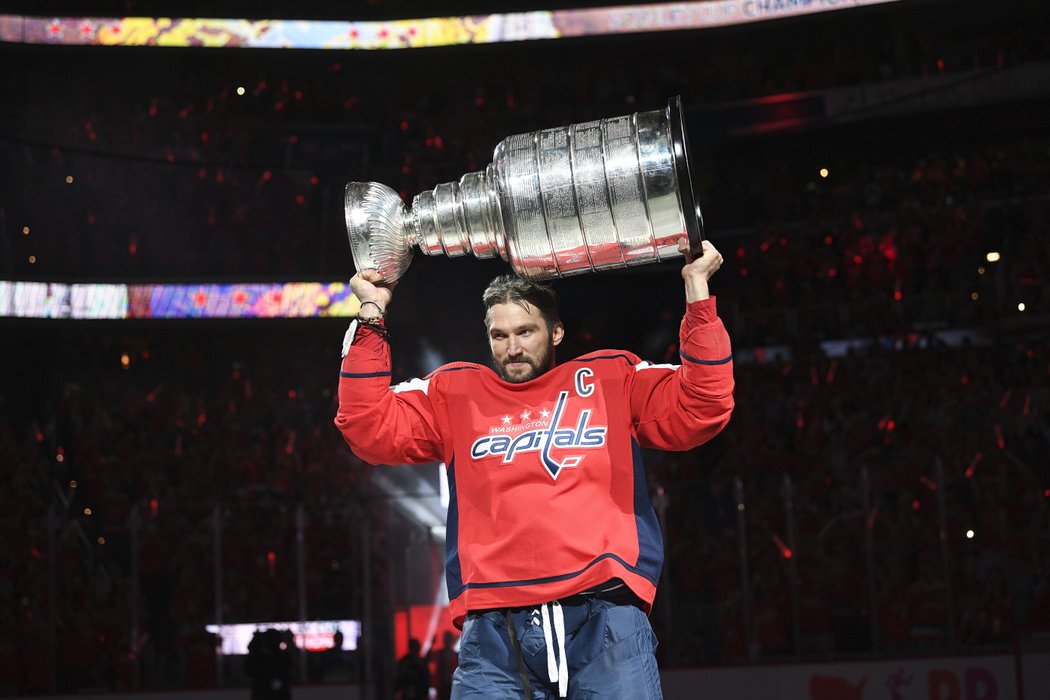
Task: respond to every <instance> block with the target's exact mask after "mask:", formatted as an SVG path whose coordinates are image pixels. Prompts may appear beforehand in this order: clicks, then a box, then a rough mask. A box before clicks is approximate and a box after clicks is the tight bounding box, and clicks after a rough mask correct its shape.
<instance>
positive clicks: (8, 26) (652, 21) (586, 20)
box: [0, 0, 901, 49]
mask: <svg viewBox="0 0 1050 700" xmlns="http://www.w3.org/2000/svg"><path fill="white" fill-rule="evenodd" d="M891 2H901V0H707V1H701V2H677V3H661V4H655V5H623V6H618V7H599V8H587V9H576V10H541V11H534V12H512V13H498V14H489V15H474V16H470V17H431V18H426V19H399V20H388V21H367V22H346V21H319V20H287V19H274V20H245V19H176V18H166V17H153V18H151V17H29V16H25V15H0V42H10V43H22V44H54V45H85V46H165V47H184V48H252V49H411V48H426V47H435V46H453V45H459V44H497V43H502V42H508V41H528V40H533V39H567V38H572V37H581V36H602V35H614V34H635V33H639V32H664V31H680V30H688V29H705V28H710V27H725V26H730V25H737V24H748V23H751V22H761V21H765V20H774V19H782V18H786V17H797V16H800V15H815V14H819V13H823V12H829V11H833V10H843V9H850V8H856V7H862V6H868V5H880V4H886V3H891Z"/></svg>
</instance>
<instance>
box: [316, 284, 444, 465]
mask: <svg viewBox="0 0 1050 700" xmlns="http://www.w3.org/2000/svg"><path fill="white" fill-rule="evenodd" d="M381 282H382V278H381V277H380V275H379V273H378V272H376V271H375V270H364V271H363V272H361V273H358V274H356V275H354V277H353V279H351V280H350V286H351V288H352V289H353V290H354V294H355V295H356V296H357V298H358V300H359V301H360V302H361V310H360V311H359V312H358V315H357V318H356V319H355V320H354V322H353V323H351V324H350V329H349V330H347V333H346V337H345V338H344V339H343V364H342V369H341V371H340V372H339V409H338V412H337V413H336V416H335V424H336V427H338V428H339V431H340V432H341V433H342V434H343V439H345V440H346V442H347V444H348V445H350V449H351V450H353V452H354V454H356V455H357V456H358V457H360V458H361V459H363V460H365V461H366V462H369V463H371V464H402V463H410V464H423V463H426V462H437V461H441V460H442V459H443V458H444V457H443V450H442V442H441V436H440V435H439V433H438V431H437V428H436V419H435V416H434V411H433V408H432V406H431V403H430V398H429V396H428V395H427V382H426V381H421V380H415V381H414V382H408V383H406V384H404V385H401V387H404V388H405V390H400V389H401V387H397V388H395V389H391V388H390V381H391V373H390V346H389V344H388V343H387V337H388V336H387V332H386V327H385V326H384V324H383V316H384V315H385V313H386V308H387V306H389V304H390V301H391V299H392V298H393V292H392V288H391V287H388V286H383V285H382V284H381Z"/></svg>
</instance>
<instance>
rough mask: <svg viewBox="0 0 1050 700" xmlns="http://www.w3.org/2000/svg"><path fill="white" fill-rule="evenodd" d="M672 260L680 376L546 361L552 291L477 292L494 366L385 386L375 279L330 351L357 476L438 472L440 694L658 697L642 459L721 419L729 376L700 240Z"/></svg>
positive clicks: (385, 351)
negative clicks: (446, 608) (445, 597)
mask: <svg viewBox="0 0 1050 700" xmlns="http://www.w3.org/2000/svg"><path fill="white" fill-rule="evenodd" d="M680 246H681V249H682V252H683V254H685V255H686V264H685V265H684V266H683V268H682V278H683V280H684V282H685V300H686V312H685V317H684V318H683V320H682V323H681V330H680V353H679V354H680V357H681V364H680V365H653V364H650V363H648V362H644V361H642V360H641V359H639V358H638V357H637V356H635V355H633V354H632V353H630V352H626V351H622V350H603V351H598V352H593V353H590V354H588V355H584V356H583V357H579V358H576V359H574V360H570V361H568V362H564V363H562V364H556V363H555V349H556V348H557V346H558V344H559V343H560V342H561V341H562V338H563V337H564V333H565V330H564V327H563V325H562V322H561V321H560V319H559V318H558V309H557V305H556V303H555V299H554V294H553V292H551V291H550V290H549V289H548V288H546V287H544V286H542V285H538V284H535V283H532V282H528V281H525V280H522V279H518V278H516V277H512V276H504V277H499V278H497V279H496V280H494V281H493V282H492V284H490V285H489V287H488V289H486V290H485V293H484V295H483V300H484V304H485V309H486V313H485V328H486V330H487V334H488V339H489V345H490V347H491V350H492V363H493V367H494V369H495V371H493V369H490V368H488V367H485V366H482V365H477V364H472V363H466V362H455V363H452V364H448V365H445V366H443V367H440V368H438V369H436V370H435V371H434V372H432V373H431V374H429V375H427V376H426V377H425V378H423V379H413V380H410V381H406V382H403V383H401V384H398V385H396V386H393V387H390V386H389V383H390V375H391V373H390V349H389V347H388V345H387V334H386V329H385V327H384V325H383V316H384V314H385V313H386V310H387V307H388V306H389V304H390V302H391V299H392V289H391V288H390V287H389V286H384V285H383V284H382V279H381V278H380V276H379V275H378V273H377V272H376V271H375V270H363V271H360V272H359V273H358V274H357V275H355V276H354V278H353V279H352V280H351V281H350V283H351V285H352V287H353V290H354V293H355V294H356V295H357V297H358V299H359V300H360V301H361V311H360V313H359V314H358V318H357V319H355V321H354V322H353V323H351V324H350V329H349V330H348V331H347V334H346V338H345V339H344V343H343V362H342V371H341V372H340V379H339V408H338V413H337V415H336V419H335V423H336V425H337V426H338V427H339V430H340V431H341V432H342V434H343V436H344V438H345V439H346V441H347V443H348V444H349V445H350V448H351V449H352V450H353V451H354V453H355V454H357V455H358V456H359V457H360V458H361V459H363V460H365V461H367V462H369V463H372V464H401V463H413V464H422V463H429V462H442V461H443V462H444V463H445V464H446V465H447V467H448V480H449V497H450V502H449V508H448V520H447V527H446V537H447V540H446V542H447V544H446V566H445V571H446V580H447V584H448V593H449V598H450V601H451V602H450V607H451V610H452V615H453V619H454V621H455V624H456V625H457V626H461V627H462V629H463V636H462V638H461V642H460V662H459V667H458V668H457V670H456V672H455V676H454V680H453V693H452V697H453V698H457V699H459V700H466V699H468V698H469V699H470V700H480V699H482V698H485V699H488V700H491V699H492V698H521V697H523V696H524V697H526V698H547V697H559V698H561V697H570V698H573V697H579V698H584V697H586V698H660V697H661V690H660V680H659V673H658V670H657V666H656V657H655V655H654V652H655V648H656V638H655V635H654V634H653V631H652V627H651V626H650V624H649V621H648V617H647V613H648V612H649V611H650V609H651V607H652V603H653V599H654V597H655V595H656V583H657V581H658V580H659V576H660V568H661V566H662V563H663V542H662V536H661V534H660V529H659V525H658V523H657V519H656V515H655V512H654V510H653V506H652V503H651V501H650V498H649V494H648V492H647V488H646V478H645V471H644V467H643V465H642V458H641V448H643V447H648V448H657V449H664V450H687V449H690V448H693V447H695V446H697V445H700V444H702V443H704V442H706V441H707V440H709V439H710V438H712V437H713V436H715V435H716V434H718V432H719V431H721V430H722V428H723V427H725V425H726V423H727V422H728V421H729V416H730V414H731V413H732V410H733V369H732V367H733V365H732V354H731V349H730V344H729V336H728V335H727V334H726V331H725V328H724V326H723V325H722V321H721V320H720V319H719V318H718V316H717V313H716V309H715V299H714V297H712V296H710V294H709V290H708V280H709V279H710V278H711V276H712V275H713V274H714V273H715V271H716V270H718V268H719V267H720V266H721V264H722V256H721V255H720V254H719V253H718V251H717V250H716V249H715V248H714V246H712V245H711V244H710V243H709V242H707V241H704V243H703V251H702V255H701V256H700V257H699V258H697V259H695V260H692V259H691V258H690V257H689V255H688V245H687V244H686V242H685V240H684V239H683V241H682V242H681V243H680Z"/></svg>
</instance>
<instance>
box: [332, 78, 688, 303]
mask: <svg viewBox="0 0 1050 700" xmlns="http://www.w3.org/2000/svg"><path fill="white" fill-rule="evenodd" d="M346 227H347V232H348V234H349V237H350V250H351V251H352V252H353V256H354V264H355V265H356V266H357V269H358V270H365V269H370V268H373V269H377V270H378V271H379V272H380V273H382V275H383V277H384V278H385V279H386V280H387V281H388V282H393V281H394V280H397V279H398V278H399V277H401V276H402V275H403V274H404V273H405V270H407V269H408V266H409V263H411V262H412V252H413V250H412V249H413V247H415V246H418V247H419V248H420V249H422V251H423V252H424V253H426V254H427V255H448V256H450V257H455V256H459V255H465V254H467V253H471V254H472V255H474V256H475V257H478V258H491V257H494V256H496V255H499V256H500V257H501V258H503V259H504V260H506V261H508V262H509V263H510V264H511V267H513V268H514V271H515V272H516V273H518V274H519V275H520V276H522V277H526V278H529V279H533V280H543V279H550V278H554V277H567V276H569V275H578V274H582V273H585V272H596V271H598V270H608V269H610V268H620V267H632V266H635V265H645V264H648V263H652V262H660V261H661V260H667V259H669V258H677V257H681V253H680V252H679V250H678V241H679V240H680V239H681V238H683V237H688V239H689V245H690V248H691V250H692V252H693V253H694V254H698V253H699V251H700V241H701V240H702V238H703V218H702V217H701V215H700V206H699V204H698V203H697V201H696V198H695V197H694V194H693V184H692V176H691V174H690V170H689V154H688V147H687V140H686V134H685V125H684V123H683V121H682V105H681V99H680V98H679V97H675V98H673V99H672V100H671V101H670V102H669V103H668V105H667V109H666V110H656V111H652V112H638V113H636V114H631V115H627V116H623V117H613V118H611V119H599V120H598V121H592V122H585V123H583V124H572V125H570V126H561V127H556V128H553V129H543V130H542V131H534V132H532V133H528V134H518V135H515V136H509V137H507V138H505V139H504V140H503V141H502V142H500V144H499V145H498V146H496V150H495V152H494V154H493V159H492V164H491V165H489V166H487V167H486V168H485V170H483V171H480V172H475V173H467V174H466V175H464V176H463V177H461V178H460V180H459V182H445V183H442V184H440V185H438V186H437V187H435V188H434V189H433V190H431V191H429V192H422V193H420V194H417V195H416V196H415V198H414V199H413V200H412V208H411V209H406V208H405V205H404V203H403V202H402V201H401V198H400V197H399V196H398V195H397V193H396V192H394V191H393V190H392V189H390V188H389V187H387V186H386V185H381V184H379V183H377V182H351V183H349V184H347V186H346Z"/></svg>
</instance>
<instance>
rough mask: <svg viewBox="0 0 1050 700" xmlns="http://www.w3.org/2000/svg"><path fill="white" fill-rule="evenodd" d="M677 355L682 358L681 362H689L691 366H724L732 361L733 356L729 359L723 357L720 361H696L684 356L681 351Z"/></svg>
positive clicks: (693, 358)
mask: <svg viewBox="0 0 1050 700" xmlns="http://www.w3.org/2000/svg"><path fill="white" fill-rule="evenodd" d="M678 354H679V355H681V356H682V359H683V360H689V361H690V362H692V363H693V364H697V365H724V364H725V363H727V362H729V361H730V360H732V359H733V356H732V355H730V356H729V357H723V358H722V359H721V360H698V359H696V358H695V357H690V356H689V355H686V354H685V353H684V352H682V351H681V350H679V351H678Z"/></svg>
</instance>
